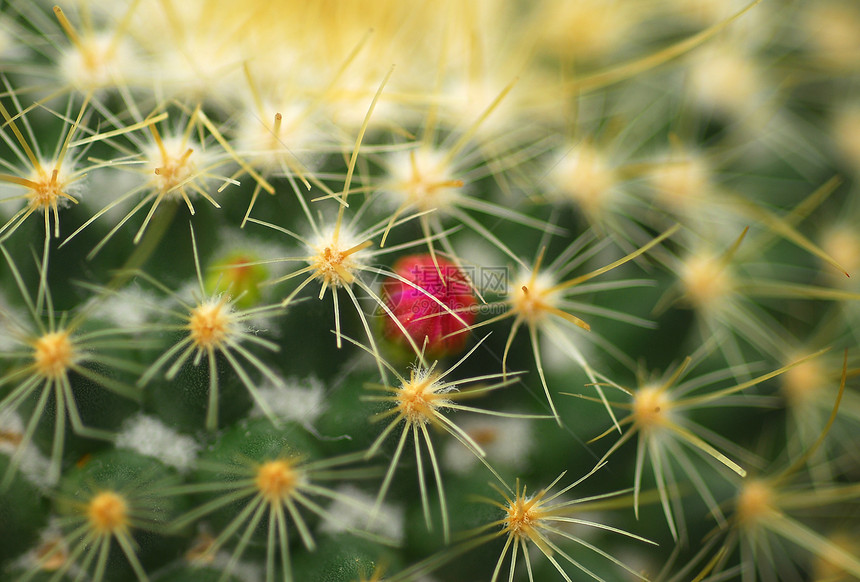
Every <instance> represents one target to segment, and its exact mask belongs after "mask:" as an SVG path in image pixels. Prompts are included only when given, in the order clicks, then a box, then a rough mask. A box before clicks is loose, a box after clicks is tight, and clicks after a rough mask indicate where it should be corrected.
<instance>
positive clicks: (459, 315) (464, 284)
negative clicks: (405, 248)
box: [382, 254, 477, 360]
mask: <svg viewBox="0 0 860 582" xmlns="http://www.w3.org/2000/svg"><path fill="white" fill-rule="evenodd" d="M437 264H438V267H437ZM394 272H395V273H396V274H397V275H399V276H400V277H402V278H403V279H405V280H407V281H409V282H411V283H412V284H413V285H414V286H413V285H409V284H408V283H405V282H403V281H401V280H398V279H396V278H394V277H389V278H388V279H387V280H386V281H385V282H384V283H383V285H382V293H383V298H384V301H385V304H386V305H387V306H388V308H389V309H390V310H391V312H392V313H393V314H394V315H395V316H396V317H397V319H398V320H399V321H400V323H401V324H402V325H403V327H404V328H405V329H406V331H408V332H409V334H410V335H411V336H412V339H413V340H415V343H416V344H417V345H418V347H419V348H420V347H421V346H422V345H423V344H424V338H425V337H426V338H427V347H426V348H425V350H424V355H425V356H426V357H427V358H428V359H431V360H434V359H438V358H441V357H444V356H449V355H453V354H457V353H459V352H462V351H463V348H464V347H465V346H466V338H467V336H468V334H467V333H466V329H467V328H468V327H469V326H471V325H472V324H473V323H474V321H475V314H476V309H475V306H476V304H477V299H475V295H474V293H473V292H472V287H471V284H470V283H469V280H468V279H467V278H466V276H465V275H464V274H463V272H462V271H461V270H460V269H459V268H458V267H457V266H456V265H455V264H453V263H451V262H450V261H447V260H445V259H443V258H441V257H438V256H437V257H436V263H434V262H433V257H431V256H430V255H429V254H420V255H409V256H407V257H403V258H401V259H400V260H398V261H397V262H396V263H395V264H394ZM440 273H441V276H440ZM458 332H460V333H458ZM383 335H384V336H385V338H386V339H387V340H388V341H389V342H391V343H392V344H394V345H396V346H398V347H401V348H408V347H409V342H408V340H407V339H406V337H405V336H404V334H403V331H402V330H401V329H400V328H399V327H398V326H397V324H396V323H395V322H394V320H392V319H391V318H389V317H386V318H385V321H384V327H383Z"/></svg>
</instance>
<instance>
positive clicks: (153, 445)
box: [116, 414, 200, 472]
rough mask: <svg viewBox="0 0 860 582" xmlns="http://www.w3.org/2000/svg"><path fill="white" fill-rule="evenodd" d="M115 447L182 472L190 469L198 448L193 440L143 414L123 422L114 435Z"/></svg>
mask: <svg viewBox="0 0 860 582" xmlns="http://www.w3.org/2000/svg"><path fill="white" fill-rule="evenodd" d="M116 447H117V448H118V449H130V450H132V451H135V452H137V453H140V454H141V455H145V456H147V457H153V458H155V459H158V460H159V461H161V462H162V463H164V464H166V465H170V466H171V467H175V468H176V469H178V470H179V471H181V472H186V471H188V470H190V469H191V466H192V465H193V463H194V461H195V459H196V458H197V452H198V451H199V450H200V445H199V444H198V443H197V442H196V441H195V440H194V439H193V438H191V437H189V436H185V435H182V434H180V433H178V432H177V431H175V430H174V429H172V428H170V427H169V426H167V425H165V424H164V423H162V422H161V421H160V420H158V419H157V418H155V417H152V416H146V415H144V414H139V415H137V416H133V417H131V418H129V419H128V420H126V421H125V423H123V426H122V429H121V430H120V432H119V434H117V436H116Z"/></svg>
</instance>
